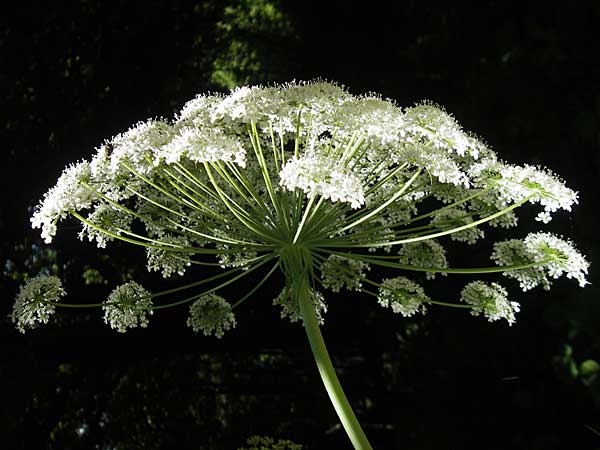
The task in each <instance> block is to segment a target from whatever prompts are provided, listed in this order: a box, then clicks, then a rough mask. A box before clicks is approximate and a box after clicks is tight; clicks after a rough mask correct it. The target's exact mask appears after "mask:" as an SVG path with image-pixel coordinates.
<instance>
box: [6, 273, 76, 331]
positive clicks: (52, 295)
mask: <svg viewBox="0 0 600 450" xmlns="http://www.w3.org/2000/svg"><path fill="white" fill-rule="evenodd" d="M65 294H66V292H65V290H64V289H63V287H62V282H61V281H60V278H58V277H56V276H54V275H50V276H48V275H38V276H37V277H34V278H30V279H29V280H27V282H26V283H25V284H24V285H23V286H21V289H20V291H19V294H18V295H17V299H16V301H15V304H14V306H13V311H12V314H11V315H10V318H11V320H12V321H13V323H15V324H16V327H17V330H19V331H20V332H21V333H25V331H26V330H27V329H28V328H33V327H35V326H36V324H38V323H48V319H49V318H50V316H51V315H52V314H54V313H55V311H56V305H55V304H56V303H57V302H59V301H60V298H61V297H63V296H64V295H65Z"/></svg>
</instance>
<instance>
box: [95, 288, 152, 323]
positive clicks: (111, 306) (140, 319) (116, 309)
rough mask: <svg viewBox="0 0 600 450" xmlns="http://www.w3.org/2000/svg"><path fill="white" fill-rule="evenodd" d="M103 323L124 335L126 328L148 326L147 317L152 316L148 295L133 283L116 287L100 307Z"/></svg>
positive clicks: (150, 301)
mask: <svg viewBox="0 0 600 450" xmlns="http://www.w3.org/2000/svg"><path fill="white" fill-rule="evenodd" d="M102 309H103V310H104V322H105V323H107V324H108V325H110V327H111V328H114V329H116V330H117V331H118V332H119V333H125V332H126V331H127V329H128V328H135V327H137V326H140V327H142V328H146V327H147V326H148V318H147V317H146V316H147V315H151V314H152V300H151V296H150V293H149V292H148V291H147V290H146V289H144V288H143V287H142V286H140V285H139V284H138V283H136V282H135V281H130V282H128V283H125V284H122V285H121V286H118V287H116V288H115V289H114V290H113V291H112V292H111V293H110V295H109V296H108V299H107V300H106V301H105V302H104V304H103V305H102Z"/></svg>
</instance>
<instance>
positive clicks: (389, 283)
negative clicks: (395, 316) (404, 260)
mask: <svg viewBox="0 0 600 450" xmlns="http://www.w3.org/2000/svg"><path fill="white" fill-rule="evenodd" d="M378 294H379V295H378V300H379V304H380V305H381V306H383V307H385V308H389V307H391V308H392V311H394V312H395V313H400V314H402V315H403V316H404V317H410V316H413V315H415V314H416V313H418V312H420V313H422V314H425V312H426V310H427V309H426V307H425V303H427V302H429V300H430V299H429V297H428V296H427V295H426V294H425V291H423V288H422V287H421V286H419V285H418V284H417V283H415V282H414V281H411V280H409V279H408V278H406V277H396V278H386V279H385V280H383V282H382V283H381V287H380V288H379V293H378Z"/></svg>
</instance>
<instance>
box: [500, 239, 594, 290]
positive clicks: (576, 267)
mask: <svg viewBox="0 0 600 450" xmlns="http://www.w3.org/2000/svg"><path fill="white" fill-rule="evenodd" d="M491 258H492V260H493V261H494V262H495V263H496V264H498V265H499V266H523V265H525V266H527V265H529V266H530V267H525V268H521V269H518V270H511V271H506V272H504V275H505V276H507V277H509V278H513V279H515V280H517V281H518V282H519V285H520V287H521V289H523V290H524V291H527V290H530V289H532V288H534V287H536V286H539V285H541V286H542V287H543V288H544V289H546V290H548V289H550V280H549V279H548V277H551V278H554V279H556V278H559V277H560V276H562V275H563V274H565V275H566V276H567V278H575V279H576V280H577V281H578V282H579V285H580V286H581V287H584V286H585V285H586V284H588V281H587V280H586V275H587V273H588V267H589V263H588V262H587V261H586V260H585V257H584V256H583V255H581V253H579V252H578V251H577V249H576V248H575V247H574V246H573V244H572V243H571V242H570V241H566V240H564V239H561V238H559V237H557V236H555V235H553V234H551V233H530V234H528V235H527V237H526V238H525V239H523V240H520V239H509V240H506V241H502V242H497V243H495V244H494V252H493V253H492V256H491Z"/></svg>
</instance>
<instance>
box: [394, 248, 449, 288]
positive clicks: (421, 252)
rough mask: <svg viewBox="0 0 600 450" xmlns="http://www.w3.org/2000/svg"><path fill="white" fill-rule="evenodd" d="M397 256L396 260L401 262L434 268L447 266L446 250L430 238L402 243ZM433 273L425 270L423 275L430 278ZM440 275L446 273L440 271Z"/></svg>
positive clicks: (433, 276)
mask: <svg viewBox="0 0 600 450" xmlns="http://www.w3.org/2000/svg"><path fill="white" fill-rule="evenodd" d="M398 256H399V258H398V262H399V263H401V264H406V265H411V266H415V267H424V268H436V269H438V268H439V269H445V268H447V267H448V261H447V260H446V250H445V249H444V247H442V246H441V245H440V243H438V242H437V241H434V240H432V239H429V240H426V241H418V242H409V243H406V244H402V247H401V248H400V251H399V252H398ZM435 275H436V273H435V272H427V273H426V274H425V277H426V278H427V279H429V280H432V279H434V278H435ZM442 275H446V274H445V273H443V272H442Z"/></svg>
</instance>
